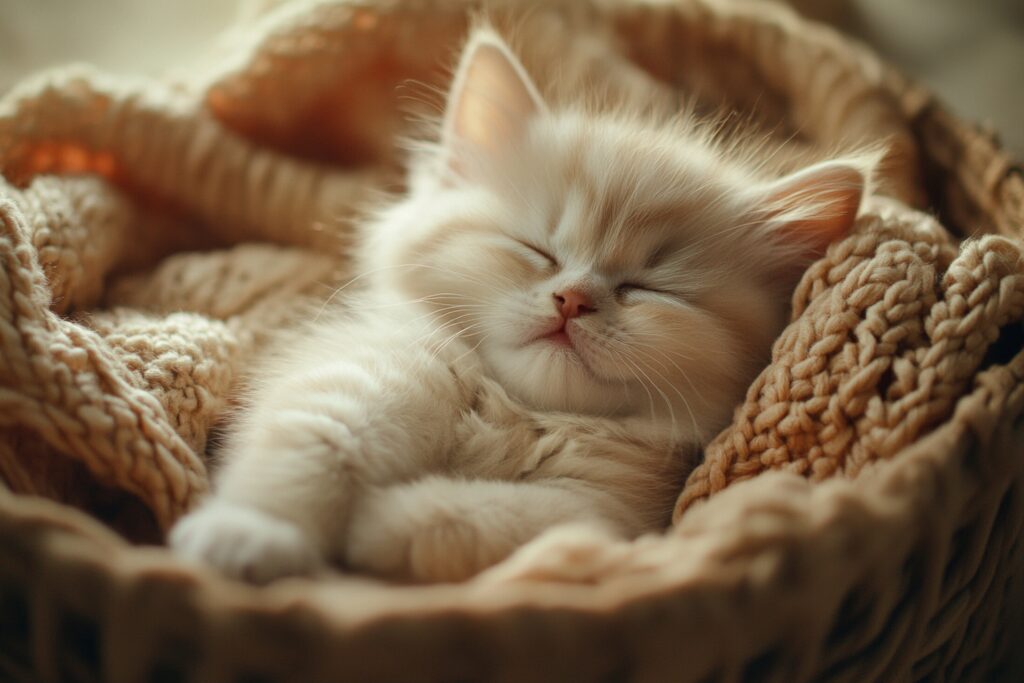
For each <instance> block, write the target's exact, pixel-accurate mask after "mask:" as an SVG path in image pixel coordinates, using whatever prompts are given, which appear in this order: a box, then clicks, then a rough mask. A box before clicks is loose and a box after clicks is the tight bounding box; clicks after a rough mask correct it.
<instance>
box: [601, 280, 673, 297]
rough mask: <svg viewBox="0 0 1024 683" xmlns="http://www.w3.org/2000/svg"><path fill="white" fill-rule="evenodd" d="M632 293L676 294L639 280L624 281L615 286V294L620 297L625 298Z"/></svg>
mask: <svg viewBox="0 0 1024 683" xmlns="http://www.w3.org/2000/svg"><path fill="white" fill-rule="evenodd" d="M631 294H641V295H642V294H660V295H661V296H669V297H671V296H675V295H674V294H672V293H671V292H666V291H665V290H663V289H657V288H655V287H652V286H650V285H646V284H642V283H639V282H623V283H622V284H621V285H619V286H618V287H616V288H615V296H617V297H619V298H620V299H622V298H625V297H627V296H629V295H631Z"/></svg>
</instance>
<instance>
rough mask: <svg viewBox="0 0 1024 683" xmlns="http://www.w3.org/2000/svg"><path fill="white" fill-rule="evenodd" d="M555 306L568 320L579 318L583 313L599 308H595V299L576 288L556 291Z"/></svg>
mask: <svg viewBox="0 0 1024 683" xmlns="http://www.w3.org/2000/svg"><path fill="white" fill-rule="evenodd" d="M555 308H557V309H558V311H559V312H560V313H561V314H562V317H563V318H565V319H567V320H568V319H569V318H578V317H580V316H581V315H586V314H587V313H593V312H594V311H596V310H597V309H596V308H594V301H593V300H592V299H591V298H590V297H589V296H587V295H586V294H584V293H583V292H581V291H579V290H576V289H563V290H562V291H560V292H555Z"/></svg>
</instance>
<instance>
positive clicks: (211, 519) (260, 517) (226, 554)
mask: <svg viewBox="0 0 1024 683" xmlns="http://www.w3.org/2000/svg"><path fill="white" fill-rule="evenodd" d="M168 544H169V545H170V547H171V549H172V550H173V551H174V553H175V554H176V555H178V556H179V557H181V558H182V559H185V560H190V561H193V562H197V563H201V564H204V565H207V566H210V567H213V568H214V569H216V570H218V571H220V572H221V573H222V574H224V575H226V576H229V577H231V578H235V579H241V580H243V581H249V582H252V583H268V582H270V581H273V580H274V579H278V578H283V577H286V576H301V575H308V574H312V573H314V572H315V571H316V570H317V569H318V568H319V567H320V566H321V564H322V562H321V559H320V557H319V554H318V553H317V551H316V549H315V548H314V547H313V544H312V543H311V542H310V541H309V539H308V538H307V537H306V535H305V533H303V531H302V530H301V529H299V528H298V527H297V526H295V525H294V524H292V523H291V522H288V521H285V520H283V519H279V518H277V517H274V516H271V515H268V514H267V513H265V512H261V511H259V510H257V509H255V508H250V507H244V506H241V505H234V504H231V503H225V502H222V501H216V502H212V503H209V504H207V505H205V506H204V507H202V508H200V509H199V510H197V511H195V512H193V513H192V514H190V515H187V516H186V517H184V518H183V519H182V520H181V521H180V522H178V524H177V525H176V526H175V527H174V528H173V529H172V530H171V534H170V537H169V538H168Z"/></svg>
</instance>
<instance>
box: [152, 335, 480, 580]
mask: <svg viewBox="0 0 1024 683" xmlns="http://www.w3.org/2000/svg"><path fill="white" fill-rule="evenodd" d="M374 353H376V355H375V356H374ZM463 393H464V388H462V387H460V385H459V384H458V382H457V381H455V379H454V377H453V374H452V372H451V371H450V370H449V368H448V367H447V366H446V365H444V364H443V363H441V362H440V361H438V360H436V359H435V358H434V357H432V356H430V355H428V354H426V353H425V352H424V354H423V355H422V357H420V356H417V355H416V354H415V353H405V354H387V353H386V352H383V351H376V352H374V351H372V350H366V351H364V353H363V354H362V355H360V354H352V357H350V358H349V359H348V360H346V361H344V362H334V363H331V364H320V365H317V366H315V367H308V368H303V369H300V371H296V372H290V373H288V374H282V375H281V376H280V377H279V378H278V379H276V380H271V381H269V382H268V383H267V384H266V385H265V386H263V387H262V388H261V389H260V390H259V391H258V392H257V394H256V396H255V397H254V402H253V405H252V408H251V409H250V410H249V411H248V412H247V413H246V415H245V418H244V420H243V421H242V422H241V423H240V425H239V427H238V433H237V435H236V438H235V439H233V440H232V445H231V446H230V447H229V449H228V453H227V456H226V458H225V467H224V469H223V471H222V472H221V473H220V475H219V476H218V478H217V487H216V493H215V495H214V496H213V498H212V499H211V500H210V501H208V502H207V503H205V504H204V505H203V506H202V507H200V509H199V510H197V511H196V512H194V513H192V514H190V515H188V516H187V517H185V518H184V519H183V520H182V521H181V522H179V524H178V525H177V526H176V527H175V528H174V530H173V531H172V534H171V536H170V539H169V541H170V545H171V547H172V548H173V549H174V550H175V551H176V552H177V553H178V554H179V555H181V556H184V557H187V558H190V559H194V560H198V561H201V562H203V563H206V564H209V565H212V566H214V567H215V568H217V569H219V570H221V571H222V572H224V573H226V574H228V575H231V576H234V577H238V578H244V579H251V580H256V581H269V580H273V579H275V578H278V577H280V576H287V575H294V574H305V573H309V572H311V571H313V570H315V569H316V568H317V567H318V566H321V565H324V564H326V562H327V561H330V560H334V559H338V558H339V557H340V556H341V555H342V551H343V546H344V539H345V537H346V535H347V533H348V526H349V512H350V508H351V506H352V504H353V501H354V500H356V499H358V497H359V496H360V495H361V492H362V491H363V490H364V489H365V488H366V487H368V486H384V485H388V484H392V483H395V482H401V481H408V480H410V479H414V478H416V477H419V476H422V475H423V474H424V473H425V472H429V471H430V470H431V469H435V468H436V467H437V466H438V462H439V460H440V459H441V458H443V457H444V454H445V453H446V452H447V451H448V449H449V447H450V444H451V440H452V438H453V435H452V426H453V425H454V422H455V417H456V415H457V414H458V411H459V410H460V409H461V406H462V403H463V402H464V399H465V397H464V396H463Z"/></svg>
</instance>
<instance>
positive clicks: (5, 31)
mask: <svg viewBox="0 0 1024 683" xmlns="http://www.w3.org/2000/svg"><path fill="white" fill-rule="evenodd" d="M281 1H285V2H286V1H287V0H88V1H85V0H0V93H2V92H3V91H5V90H6V89H7V88H9V87H10V86H11V85H12V84H13V83H15V82H17V81H18V80H19V79H21V78H23V77H24V76H25V75H27V74H30V73H32V72H33V71H37V70H39V69H42V68H44V67H48V66H54V65H58V64H63V63H67V62H71V61H79V62H89V63H93V64H96V65H97V66H99V67H102V68H103V69H105V70H108V71H111V72H114V73H140V74H159V73H161V72H163V71H166V70H169V69H173V70H178V69H187V68H188V65H189V63H190V60H191V59H194V58H195V57H196V56H197V55H199V54H200V53H201V52H202V51H204V50H205V49H207V47H208V46H209V45H210V43H211V42H212V41H213V40H214V38H215V36H216V35H217V34H218V33H219V32H220V31H221V30H223V29H224V28H225V27H226V26H228V25H229V24H230V23H231V22H232V21H233V20H234V19H235V18H236V17H238V16H239V15H244V14H252V13H253V12H256V11H258V9H259V6H261V5H263V4H268V3H273V2H281ZM791 4H793V5H795V6H797V8H798V9H800V10H801V11H802V12H804V13H805V14H808V15H810V16H813V17H814V18H817V19H820V20H823V21H827V22H829V23H832V24H834V25H835V26H837V27H838V28H840V29H842V30H843V31H845V32H847V33H850V34H852V35H855V36H858V37H859V38H861V39H862V40H864V41H865V42H867V43H868V44H869V45H871V46H873V47H874V48H875V49H876V50H877V51H878V52H879V53H881V54H882V55H883V56H884V57H886V58H887V59H888V60H890V61H891V62H893V63H895V64H897V65H898V66H900V67H901V68H902V69H903V71H904V72H906V73H907V74H909V75H911V76H913V77H914V78H916V79H918V80H920V81H922V82H924V83H926V84H927V85H928V86H930V87H931V88H932V89H933V90H934V91H936V92H937V93H939V95H940V96H941V97H942V98H943V99H944V100H945V101H946V103H947V104H949V105H950V106H951V107H952V109H953V110H954V111H956V112H957V113H959V114H961V115H962V116H964V117H966V118H969V119H972V120H974V121H977V122H979V123H982V124H983V125H984V126H986V127H988V128H991V129H993V130H995V131H998V133H999V135H1000V138H1001V139H1002V140H1003V142H1004V144H1005V145H1006V146H1007V147H1008V148H1009V149H1010V150H1012V151H1013V152H1014V154H1015V155H1016V156H1017V157H1018V158H1021V159H1024V0H791Z"/></svg>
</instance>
